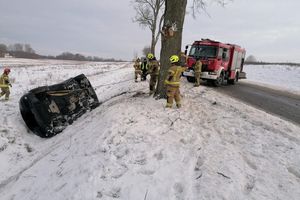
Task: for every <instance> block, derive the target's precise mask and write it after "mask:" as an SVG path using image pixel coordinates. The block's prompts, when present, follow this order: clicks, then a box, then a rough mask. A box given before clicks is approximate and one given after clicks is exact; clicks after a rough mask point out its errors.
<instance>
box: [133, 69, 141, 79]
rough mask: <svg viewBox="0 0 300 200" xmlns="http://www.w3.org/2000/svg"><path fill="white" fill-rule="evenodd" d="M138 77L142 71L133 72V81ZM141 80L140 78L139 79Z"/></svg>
mask: <svg viewBox="0 0 300 200" xmlns="http://www.w3.org/2000/svg"><path fill="white" fill-rule="evenodd" d="M138 76H140V77H141V76H142V71H141V70H136V71H135V72H134V79H135V81H137V79H138ZM141 78H142V77H141Z"/></svg>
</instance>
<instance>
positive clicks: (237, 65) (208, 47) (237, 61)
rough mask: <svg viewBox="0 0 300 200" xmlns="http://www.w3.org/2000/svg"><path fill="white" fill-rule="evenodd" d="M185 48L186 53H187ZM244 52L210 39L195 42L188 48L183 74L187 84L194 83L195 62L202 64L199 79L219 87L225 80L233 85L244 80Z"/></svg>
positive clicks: (238, 48) (233, 46)
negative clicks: (186, 68) (185, 69)
mask: <svg viewBox="0 0 300 200" xmlns="http://www.w3.org/2000/svg"><path fill="white" fill-rule="evenodd" d="M187 48H188V46H187V47H186V52H187ZM245 55H246V51H245V49H243V48H241V47H240V46H238V45H235V44H225V43H221V42H218V41H214V40H210V39H202V40H200V41H195V42H194V43H193V44H192V45H191V48H190V51H189V54H188V59H187V66H188V70H187V71H185V72H184V73H183V75H184V76H186V77H187V80H188V81H189V82H194V81H195V77H194V66H195V63H196V61H197V60H200V61H201V62H202V70H201V76H200V78H201V79H202V80H207V81H209V82H212V83H213V84H214V85H215V86H220V85H221V84H223V82H224V81H225V80H226V81H227V83H229V84H235V83H236V82H237V81H238V80H239V79H241V78H246V73H245V72H243V64H244V60H245Z"/></svg>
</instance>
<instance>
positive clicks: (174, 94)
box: [166, 85, 181, 108]
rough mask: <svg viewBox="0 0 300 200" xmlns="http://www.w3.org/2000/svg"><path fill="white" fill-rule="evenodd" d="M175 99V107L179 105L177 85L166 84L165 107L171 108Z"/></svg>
mask: <svg viewBox="0 0 300 200" xmlns="http://www.w3.org/2000/svg"><path fill="white" fill-rule="evenodd" d="M174 99H175V102H176V106H177V108H180V107H181V101H180V90H179V86H170V85H168V86H167V105H166V107H167V108H172V106H173V101H174Z"/></svg>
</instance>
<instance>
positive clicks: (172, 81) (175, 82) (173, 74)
mask: <svg viewBox="0 0 300 200" xmlns="http://www.w3.org/2000/svg"><path fill="white" fill-rule="evenodd" d="M184 71H185V67H181V66H178V65H172V66H171V67H170V69H169V71H168V75H167V78H166V80H165V84H166V85H170V86H178V87H179V86H180V77H181V74H182V72H184Z"/></svg>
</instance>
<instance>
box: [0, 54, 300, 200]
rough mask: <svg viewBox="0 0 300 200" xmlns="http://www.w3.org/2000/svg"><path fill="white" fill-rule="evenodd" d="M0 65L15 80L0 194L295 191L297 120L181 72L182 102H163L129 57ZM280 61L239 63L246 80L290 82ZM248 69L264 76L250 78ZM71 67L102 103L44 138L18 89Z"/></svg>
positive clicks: (167, 195)
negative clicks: (170, 105) (34, 129)
mask: <svg viewBox="0 0 300 200" xmlns="http://www.w3.org/2000/svg"><path fill="white" fill-rule="evenodd" d="M1 65H4V66H5V65H7V66H13V67H12V73H11V78H12V80H13V81H14V82H13V87H12V95H11V100H10V101H0V111H1V116H2V122H1V127H0V162H1V165H0V197H1V198H0V199H1V200H2V199H3V200H11V199H15V200H24V199H25V200H27V199H28V200H29V199H30V200H34V199H36V200H41V199H42V200H61V199H64V200H65V199H70V200H73V199H74V200H83V199H88V200H93V199H105V200H106V199H122V200H140V199H147V200H158V199H162V200H165V199H170V200H173V199H174V200H175V199H176V200H177V199H178V200H202V199H203V200H207V199H216V200H219V199H228V200H244V199H259V200H270V199H282V200H285V199H289V200H296V199H299V197H300V190H299V188H300V157H299V155H300V135H299V134H300V126H297V125H295V124H292V123H290V122H288V121H284V120H282V119H280V118H279V117H277V116H272V115H270V114H268V113H265V112H263V111H260V110H258V109H256V108H253V107H250V106H248V105H246V104H244V103H241V102H239V101H237V100H235V99H232V98H229V97H227V96H224V95H223V94H220V93H217V92H216V91H215V90H214V89H213V88H211V87H205V86H201V87H199V88H194V87H193V86H192V85H191V84H190V83H188V82H187V81H186V80H185V79H183V80H182V89H181V91H182V94H183V107H182V108H181V109H175V108H174V109H165V108H164V105H165V100H155V99H153V98H151V97H149V96H148V95H147V93H148V82H138V83H135V82H134V81H133V68H132V63H87V62H69V61H64V62H62V61H47V60H43V61H37V60H25V59H24V60H21V59H0V66H1ZM289 69H291V67H288V66H273V67H266V66H246V67H245V70H246V72H247V73H248V79H249V80H247V81H254V82H258V84H261V83H262V80H264V81H265V82H264V84H268V85H275V86H276V87H277V86H278V85H277V84H278V83H279V82H280V81H282V83H279V86H280V87H282V86H283V85H284V86H286V88H285V89H287V90H291V91H293V92H299V90H300V85H299V84H300V75H299V74H300V72H299V71H300V70H299V68H297V69H296V68H295V69H292V70H289ZM277 70H278V71H280V76H278V74H277V73H278V72H277ZM254 71H256V72H258V73H259V74H262V76H263V75H265V73H264V72H266V73H268V74H269V76H265V79H263V78H258V76H254V78H253V76H252V75H253V72H254ZM291 71H293V74H289V73H290V72H291ZM295 71H296V73H295ZM260 72H261V73H260ZM80 73H84V74H85V75H86V76H87V77H88V78H89V80H90V82H91V83H92V85H93V86H94V88H96V93H97V95H98V98H99V100H100V101H101V102H103V104H101V105H100V106H99V107H98V108H96V109H94V110H92V111H91V112H89V113H87V114H85V115H83V116H82V117H81V118H80V119H78V120H77V121H75V122H74V123H73V124H72V125H70V126H68V127H67V128H66V129H65V130H64V131H63V132H62V133H60V134H59V135H57V136H55V137H53V138H50V139H42V138H40V137H38V136H36V135H34V134H32V133H31V132H30V131H28V129H27V128H26V125H25V124H24V122H23V120H22V118H21V115H20V113H19V108H18V100H19V98H20V97H21V96H22V95H23V94H24V93H26V92H27V91H28V90H29V89H32V88H35V87H38V86H42V85H47V84H48V85H51V84H54V83H58V82H61V81H63V80H65V79H67V78H70V77H73V76H76V75H78V74H80ZM291 76H295V77H293V78H295V79H293V78H291ZM278 77H280V80H279V79H278ZM276 78H277V79H276ZM274 79H275V80H277V81H275V84H274V82H272V81H273V80H274ZM268 80H269V81H268ZM243 81H244V80H243ZM287 81H290V82H287ZM291 82H292V83H291ZM290 83H291V84H290Z"/></svg>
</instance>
